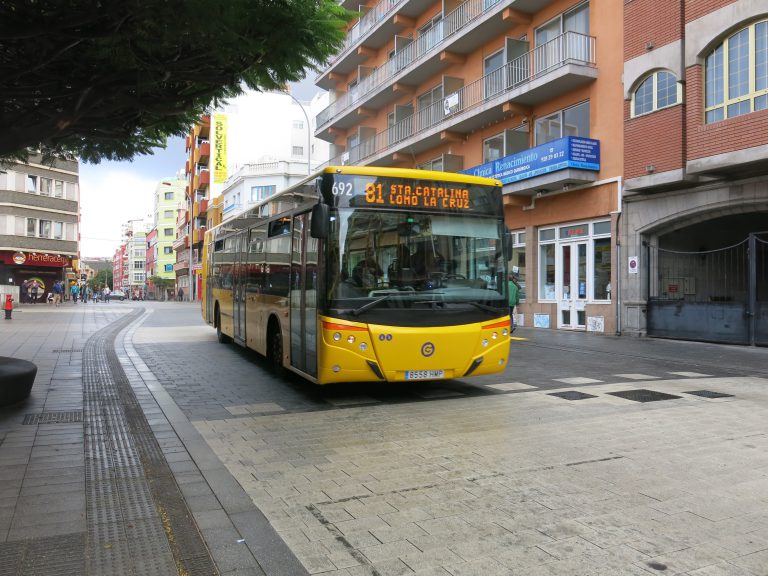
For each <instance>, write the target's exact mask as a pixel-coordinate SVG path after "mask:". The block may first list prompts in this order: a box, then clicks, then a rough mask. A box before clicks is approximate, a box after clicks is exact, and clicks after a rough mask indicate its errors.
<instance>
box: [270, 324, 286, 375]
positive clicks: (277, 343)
mask: <svg viewBox="0 0 768 576" xmlns="http://www.w3.org/2000/svg"><path fill="white" fill-rule="evenodd" d="M268 346H269V348H268V358H269V364H270V366H271V368H272V370H273V371H274V372H275V374H277V375H278V376H282V374H283V371H284V369H283V336H282V334H280V327H279V326H278V325H277V323H274V324H271V325H270V327H269V343H268Z"/></svg>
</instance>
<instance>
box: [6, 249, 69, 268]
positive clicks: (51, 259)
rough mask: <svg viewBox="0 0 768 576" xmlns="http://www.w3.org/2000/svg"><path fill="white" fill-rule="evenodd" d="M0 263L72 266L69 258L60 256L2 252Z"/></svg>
mask: <svg viewBox="0 0 768 576" xmlns="http://www.w3.org/2000/svg"><path fill="white" fill-rule="evenodd" d="M0 262H2V263H3V264H17V265H22V264H24V265H26V266H51V267H55V268H63V267H65V266H71V265H72V264H71V262H70V260H69V257H67V256H61V255H60V254H45V253H43V252H10V251H8V252H0Z"/></svg>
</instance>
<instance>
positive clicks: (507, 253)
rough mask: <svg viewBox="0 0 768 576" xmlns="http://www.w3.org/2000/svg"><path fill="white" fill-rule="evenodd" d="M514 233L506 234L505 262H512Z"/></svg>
mask: <svg viewBox="0 0 768 576" xmlns="http://www.w3.org/2000/svg"><path fill="white" fill-rule="evenodd" d="M512 243H513V241H512V233H511V232H504V260H506V261H507V262H509V261H510V260H512Z"/></svg>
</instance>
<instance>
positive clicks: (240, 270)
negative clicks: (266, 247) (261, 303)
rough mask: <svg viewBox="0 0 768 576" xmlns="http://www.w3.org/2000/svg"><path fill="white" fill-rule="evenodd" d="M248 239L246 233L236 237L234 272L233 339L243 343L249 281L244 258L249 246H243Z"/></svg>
mask: <svg viewBox="0 0 768 576" xmlns="http://www.w3.org/2000/svg"><path fill="white" fill-rule="evenodd" d="M246 239H247V236H246V235H245V234H240V235H239V236H237V238H235V242H236V244H235V248H234V249H235V252H234V254H233V256H234V262H233V265H234V274H232V300H233V306H234V309H233V310H232V313H233V318H232V320H233V324H234V326H233V334H232V336H233V339H234V340H235V342H239V343H241V344H244V343H245V294H246V290H245V284H246V281H247V279H248V278H247V267H246V265H245V263H244V259H245V258H246V257H247V255H248V246H243V244H244V243H245V241H246Z"/></svg>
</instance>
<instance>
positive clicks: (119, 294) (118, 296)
mask: <svg viewBox="0 0 768 576" xmlns="http://www.w3.org/2000/svg"><path fill="white" fill-rule="evenodd" d="M109 299H110V300H120V302H122V301H123V300H125V292H123V291H122V290H112V293H111V294H110V295H109Z"/></svg>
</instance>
